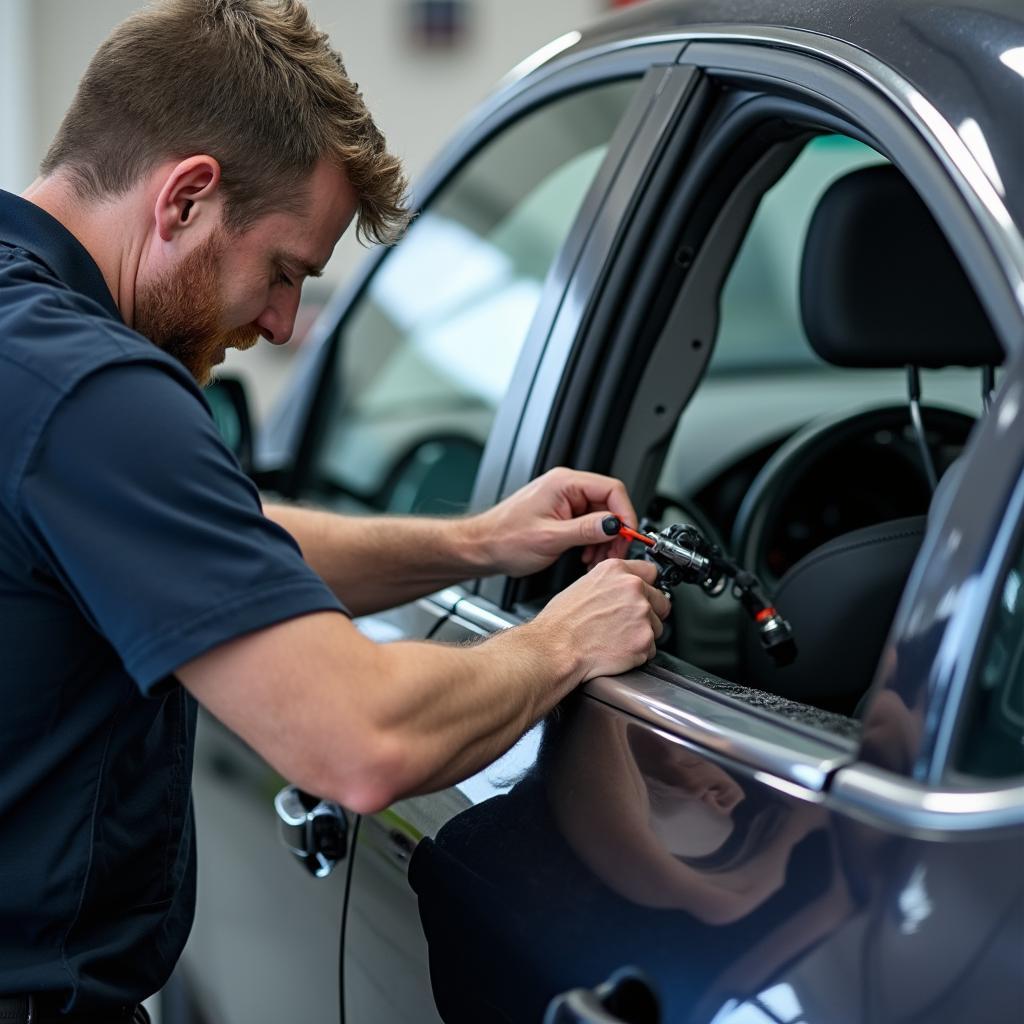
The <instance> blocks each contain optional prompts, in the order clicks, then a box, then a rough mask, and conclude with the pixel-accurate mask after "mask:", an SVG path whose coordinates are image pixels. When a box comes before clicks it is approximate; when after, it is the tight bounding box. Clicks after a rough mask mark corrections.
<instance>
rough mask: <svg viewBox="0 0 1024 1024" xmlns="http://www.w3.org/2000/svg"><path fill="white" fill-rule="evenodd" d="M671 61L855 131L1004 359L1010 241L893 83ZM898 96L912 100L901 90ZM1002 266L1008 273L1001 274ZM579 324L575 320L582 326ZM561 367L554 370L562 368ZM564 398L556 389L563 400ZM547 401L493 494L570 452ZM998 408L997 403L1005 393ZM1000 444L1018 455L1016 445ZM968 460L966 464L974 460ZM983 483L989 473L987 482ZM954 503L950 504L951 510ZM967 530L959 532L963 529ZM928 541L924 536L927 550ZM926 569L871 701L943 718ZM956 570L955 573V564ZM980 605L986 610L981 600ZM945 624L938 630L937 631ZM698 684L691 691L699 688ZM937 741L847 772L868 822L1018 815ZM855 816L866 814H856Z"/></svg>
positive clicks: (704, 49) (778, 59)
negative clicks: (935, 232) (927, 621)
mask: <svg viewBox="0 0 1024 1024" xmlns="http://www.w3.org/2000/svg"><path fill="white" fill-rule="evenodd" d="M846 56H848V55H846ZM846 56H844V59H846ZM681 59H682V60H683V61H695V62H696V63H698V64H700V65H701V67H702V68H703V69H704V70H706V71H707V72H708V73H709V74H711V75H718V76H721V77H722V79H723V80H724V79H725V78H727V79H728V81H729V82H731V83H733V84H734V85H740V84H742V85H743V86H744V87H745V88H747V89H750V88H751V86H753V85H759V86H760V87H761V88H763V89H765V90H767V91H771V92H776V93H781V94H782V95H781V98H783V99H786V98H789V99H792V98H794V97H799V98H800V101H801V102H803V103H805V104H807V105H808V106H809V107H811V108H812V109H814V110H816V111H817V112H818V113H819V115H820V118H821V123H822V125H827V124H829V119H831V124H832V125H833V126H834V125H835V124H837V123H842V122H847V121H851V122H854V123H855V124H858V125H860V126H861V128H862V129H863V130H862V131H860V132H859V133H858V132H857V131H856V130H854V131H851V132H850V134H853V135H854V137H861V138H862V140H863V141H867V142H869V144H871V145H873V146H874V148H876V149H878V150H879V152H881V153H883V154H884V155H886V156H887V157H888V158H889V159H890V160H891V161H892V162H893V163H894V164H896V165H897V166H898V167H899V168H900V169H901V170H902V171H903V172H904V173H905V174H906V176H907V177H908V178H909V179H910V180H911V182H912V184H913V185H914V187H915V189H916V190H917V191H918V192H919V194H921V195H922V198H924V199H925V201H926V203H927V204H928V205H929V206H930V208H931V210H932V212H933V214H934V215H935V216H936V219H937V220H938V221H939V223H940V225H941V226H942V227H943V229H944V232H945V233H946V235H947V237H950V239H951V241H955V248H956V249H957V252H958V256H959V257H960V259H961V261H963V262H964V263H965V269H968V270H970V271H971V272H972V278H973V283H974V284H975V286H976V288H977V290H978V293H979V297H980V298H981V299H982V302H983V305H984V306H985V308H986V310H987V312H988V313H989V316H990V317H991V319H992V321H993V323H994V325H995V326H996V328H997V330H998V331H999V332H1000V333H1001V336H1002V339H1003V343H1004V345H1005V346H1006V347H1007V349H1008V351H1010V352H1011V353H1012V352H1013V346H1014V344H1015V343H1016V342H1017V338H1016V336H1015V331H1016V330H1017V329H1018V328H1019V323H1020V311H1019V309H1018V307H1017V306H1016V303H1015V299H1014V291H1013V266H1014V263H1013V259H1012V255H1013V254H1012V252H1010V251H1009V250H1010V249H1012V241H1013V240H1012V239H1009V240H1006V239H1004V241H1006V242H1007V245H1006V246H1004V247H1003V248H1002V249H1001V250H1000V246H999V244H993V243H994V242H995V243H998V242H999V239H998V238H997V237H995V236H994V235H993V234H992V224H991V223H990V222H989V221H988V220H986V218H985V217H979V216H978V215H977V202H975V201H972V200H971V199H970V194H971V187H970V183H965V181H964V179H963V174H962V171H963V166H962V161H960V162H959V163H957V161H956V160H953V158H950V159H949V160H943V159H941V157H940V156H939V155H937V151H939V150H941V148H942V147H941V141H942V140H938V139H936V138H935V137H934V136H932V135H930V134H929V131H928V130H927V122H925V121H922V119H921V118H920V117H919V116H916V117H911V116H909V114H908V112H907V110H906V109H901V108H900V106H899V105H898V104H895V103H894V102H893V90H894V86H893V83H892V81H891V80H889V81H886V82H884V83H882V82H878V81H872V74H871V69H864V68H860V69H859V70H858V71H856V72H855V73H851V70H850V68H849V67H847V66H843V65H842V62H840V61H835V62H834V66H831V67H830V66H826V65H824V64H822V62H821V61H820V60H817V59H809V58H808V57H807V56H806V54H800V53H796V52H791V53H781V54H780V53H779V52H775V51H772V52H768V51H766V49H765V48H764V47H763V46H760V45H747V46H741V45H736V44H735V43H734V41H733V40H728V41H727V42H726V43H723V44H722V45H719V44H717V43H716V44H712V43H710V42H708V41H702V42H701V43H700V44H699V45H698V44H693V45H691V46H689V47H688V48H687V49H686V50H685V51H684V53H683V55H682V58H681ZM906 88H907V90H909V91H910V92H912V90H910V87H909V86H907V87H906ZM840 104H841V106H842V108H844V109H845V110H846V111H848V115H847V116H845V117H844V116H841V111H840V110H839V109H837V108H838V107H839V105H840ZM959 156H962V154H960V155H959ZM959 156H958V157H957V159H958V160H959ZM965 190H966V193H967V197H966V199H965ZM972 214H973V216H972ZM1007 260H1009V271H1007V269H1006V268H1007ZM590 297H591V298H592V297H593V296H590ZM580 323H585V321H584V320H583V318H582V317H581V318H580ZM592 328H593V325H592V324H589V323H588V324H587V330H584V331H582V332H581V338H580V339H579V347H580V348H583V347H584V346H586V345H591V346H595V347H596V348H597V349H598V351H600V352H601V353H602V355H606V353H604V351H603V350H602V349H600V347H599V346H598V343H597V341H596V340H595V338H594V333H595V332H594V331H593V329H592ZM588 331H589V336H588ZM623 343H624V342H623ZM580 361H581V357H580V354H579V352H577V353H576V359H575V362H576V364H578V363H579V362H580ZM562 368H563V369H564V364H563V367H562ZM1011 377H1012V375H1011V374H1008V375H1007V378H1008V379H1010V378H1011ZM564 390H565V382H564V381H563V382H562V391H563V392H564ZM554 398H555V396H554V395H551V396H550V402H549V406H548V408H547V409H545V410H540V412H541V421H542V422H541V425H540V426H539V427H538V426H535V427H534V430H533V431H532V433H531V434H530V435H529V436H527V435H524V434H523V433H520V435H519V437H518V438H517V451H516V453H515V457H514V458H513V459H512V460H511V461H510V463H509V466H510V472H509V474H508V475H507V477H506V480H505V483H504V487H503V493H511V492H512V491H514V490H515V489H516V488H517V487H518V486H520V485H521V484H522V483H524V482H525V481H526V480H528V479H529V478H531V477H533V476H535V475H536V474H537V473H540V472H543V471H544V470H545V469H546V468H549V466H550V465H553V464H556V463H557V462H559V461H564V456H565V455H566V454H567V453H569V454H570V455H571V454H574V452H573V450H572V448H571V447H567V448H563V449H562V450H561V451H557V450H556V449H555V448H554V447H552V446H551V445H550V444H546V443H545V442H548V441H550V439H551V438H552V437H553V436H556V430H555V429H552V424H551V423H550V422H549V419H551V418H552V410H554V412H555V413H557V416H556V417H554V418H555V419H556V420H557V422H556V423H555V427H556V428H559V429H562V430H564V434H563V436H564V437H569V438H572V439H578V437H579V430H580V428H579V419H580V417H581V415H582V412H581V409H580V408H579V407H576V408H570V407H567V406H566V407H561V408H559V407H558V406H557V403H556V401H555V400H554ZM1003 401H1004V402H1005V396H1003ZM997 406H998V400H997ZM996 413H997V415H996V417H989V419H988V421H987V425H988V426H990V427H991V426H992V424H993V423H994V422H995V420H996V419H997V418H998V407H997V410H996ZM570 420H572V422H571V423H570V422H569V421H570ZM535 422H536V421H535ZM980 433H984V431H982V432H980ZM1004 433H1005V431H1004ZM983 444H984V439H983V438H982V437H976V438H975V440H974V442H973V443H972V444H971V446H970V448H969V450H968V452H967V453H966V454H967V459H966V461H967V462H968V463H970V462H971V458H970V455H971V451H972V450H974V449H976V448H978V447H979V446H982V445H983ZM1002 447H1003V449H1004V451H1005V450H1008V446H1007V445H1006V444H1004V445H1003V446H1002ZM1009 447H1012V451H1014V452H1016V453H1017V454H1020V452H1019V445H1015V446H1009ZM559 456H562V458H559ZM973 461H974V462H975V463H976V464H977V463H980V462H981V460H973ZM989 461H991V460H989ZM1019 461H1020V460H1019V459H1016V458H1011V459H1010V465H1011V466H1012V467H1014V468H1013V469H1012V470H1010V471H1009V473H1007V472H1003V473H1002V476H1003V484H1004V486H1003V488H1002V489H1000V488H996V490H995V492H994V493H995V497H996V501H995V503H994V504H993V505H992V506H990V508H989V509H988V510H987V511H986V512H985V513H984V514H982V515H980V516H979V515H978V513H977V511H975V512H974V514H973V518H972V517H971V516H967V517H966V518H967V520H970V522H969V527H970V540H971V551H972V554H971V557H972V558H973V559H974V561H975V562H976V561H977V559H978V557H979V554H980V552H981V551H982V550H984V549H985V547H986V546H987V545H989V546H990V545H991V542H992V538H993V533H994V531H995V530H996V528H997V527H998V524H999V522H1000V521H1001V519H1002V509H1003V505H1002V502H1001V501H1000V497H1001V496H1002V495H1004V494H1005V493H1006V487H1005V483H1006V478H1007V477H1008V476H1009V475H1011V474H1012V477H1013V482H1016V467H1017V466H1018V465H1019ZM1004 465H1005V464H1004ZM587 468H593V469H597V470H600V469H601V468H602V467H601V466H600V465H588V466H587ZM991 475H992V474H991V473H990V474H989V477H991ZM975 493H977V491H975ZM989 493H992V492H989ZM956 504H957V503H956V502H955V501H954V502H953V505H954V506H956ZM947 513H948V510H947ZM940 518H942V517H940ZM956 521H957V520H956V518H955V517H954V518H953V519H952V520H950V519H949V517H948V514H947V517H946V522H947V524H948V525H949V526H950V527H951V528H952V529H954V530H955V529H957V527H956V525H954V524H955V523H956ZM966 525H968V524H967V523H965V526H966ZM942 532H943V531H942V524H941V523H940V525H939V527H938V529H937V530H935V531H933V534H940V535H941V533H942ZM960 536H961V539H966V536H965V535H964V534H961V535H960ZM934 543H935V541H934V537H933V541H932V544H933V545H934ZM926 547H927V542H926ZM927 562H928V555H927V552H923V553H922V556H921V558H920V559H919V562H918V568H917V569H916V570H915V573H914V574H912V577H911V581H910V583H909V584H908V587H907V593H906V595H905V597H904V600H903V602H902V604H901V610H900V612H899V613H898V615H897V626H896V629H895V636H896V638H897V647H898V649H899V650H900V651H904V650H905V651H907V652H908V653H907V655H906V657H905V661H904V663H903V664H900V666H899V668H900V670H901V674H900V676H899V678H893V677H892V675H891V674H890V677H889V678H888V679H886V678H884V674H883V677H882V678H881V679H880V680H879V682H878V684H877V686H876V692H877V690H878V689H882V688H886V689H889V690H892V691H894V692H895V693H897V694H898V695H900V696H902V698H903V699H905V700H906V701H907V702H908V706H911V707H914V706H918V707H921V702H922V701H926V700H928V699H929V698H931V700H932V703H931V705H930V707H929V711H930V713H931V714H934V713H935V712H936V711H942V709H943V707H944V706H945V707H946V710H947V711H948V710H949V707H953V709H954V710H955V709H956V708H957V707H958V706H959V700H958V697H959V695H958V694H956V693H954V691H953V690H952V689H951V688H950V685H949V681H947V683H946V687H945V691H946V692H945V694H943V693H939V694H938V695H936V693H935V681H934V678H932V676H931V668H932V666H933V665H934V664H935V662H936V659H937V657H938V654H939V650H938V646H939V644H940V643H941V635H940V634H933V635H932V636H931V637H929V640H930V642H929V643H928V644H927V646H926V648H922V645H921V643H920V637H919V636H916V635H913V631H912V630H910V629H909V627H908V622H907V620H908V617H909V616H910V615H912V614H913V610H914V607H915V603H917V602H919V601H920V599H921V594H920V593H916V594H915V592H916V591H920V590H921V589H922V586H923V584H925V583H926V582H927V583H929V584H930V583H931V581H924V580H922V578H921V576H922V573H923V572H924V569H925V568H927ZM958 568H962V561H961V562H960V563H959V565H958ZM957 578H958V579H963V578H964V576H963V575H962V574H961V575H959V576H958V577H957ZM925 590H926V593H927V594H931V595H932V597H934V595H935V587H934V586H933V585H929V586H927V587H925ZM516 593H517V588H516V587H513V586H512V585H507V586H506V588H505V589H504V590H502V589H499V588H494V589H491V590H490V591H489V592H487V593H485V592H481V596H484V597H487V598H489V599H491V600H493V601H494V605H496V606H498V607H499V608H504V609H506V610H507V609H510V608H513V607H515V596H516ZM494 598H497V599H496V600H494ZM985 604H986V606H987V600H986V601H985ZM947 620H948V616H947ZM948 624H949V623H948V621H947V622H946V625H948ZM682 681H683V682H685V680H682ZM696 682H697V683H698V685H699V680H696ZM950 696H952V697H953V698H955V699H954V700H953V703H952V705H950V704H948V703H947V700H946V698H948V697H950ZM935 737H936V730H935V722H934V721H932V720H931V719H929V721H928V722H927V724H926V725H923V726H922V729H921V732H920V734H919V735H918V736H917V738H916V739H917V743H916V745H915V749H914V750H912V751H910V757H909V760H908V768H907V771H906V773H905V774H909V775H911V776H916V777H915V778H914V779H912V780H911V779H907V778H906V777H905V775H904V774H903V773H897V774H896V775H895V776H893V773H892V772H891V771H889V770H888V769H886V768H884V767H883V766H878V765H871V764H865V765H857V766H856V767H857V769H858V770H861V771H866V772H868V774H869V775H870V773H871V772H876V773H879V774H880V776H881V777H882V778H883V779H884V781H885V784H886V786H888V787H890V788H889V790H888V791H886V792H885V793H884V794H883V793H882V790H881V789H880V788H879V787H878V786H874V787H873V788H872V787H871V786H869V787H868V789H869V790H871V791H872V792H873V793H874V795H875V796H876V797H878V798H879V807H880V808H882V810H881V811H878V813H880V814H882V816H884V817H887V818H888V819H889V820H890V824H893V825H898V824H899V823H902V825H903V826H905V827H906V828H908V829H911V830H913V829H916V828H925V829H926V830H928V829H931V830H935V829H939V830H948V831H952V832H959V831H963V830H964V829H967V830H970V829H972V828H975V827H980V828H989V827H998V828H1001V827H1004V826H1006V825H1007V824H1009V823H1010V822H1014V821H1017V820H1018V819H1019V818H1021V817H1024V801H1021V800H1020V799H1019V797H1020V796H1021V793H1020V792H1018V790H1017V788H1016V787H1015V786H1009V787H1007V786H1002V787H987V788H985V789H984V790H981V789H976V788H975V789H972V790H970V792H969V793H968V791H960V792H959V796H958V795H956V794H954V793H953V792H952V791H951V790H948V791H947V790H946V789H942V788H940V787H939V780H938V779H937V778H935V777H933V776H931V777H930V776H929V772H928V770H927V766H928V765H929V764H930V760H931V755H932V754H933V752H934V751H933V750H932V749H931V748H932V746H933V744H934V740H935ZM684 738H685V737H684ZM922 765H924V766H925V770H922ZM850 767H852V765H851V766H850ZM836 772H837V774H836V780H837V785H838V780H840V779H843V780H844V781H843V785H842V786H841V787H838V788H837V789H836V796H837V798H838V799H840V800H845V801H847V802H849V803H850V804H851V806H852V805H853V804H856V803H857V800H856V798H855V796H854V795H853V794H854V792H855V791H857V792H861V791H858V790H857V784H858V779H859V778H860V777H859V776H853V775H850V774H849V772H848V771H847V767H846V766H841V767H837V769H836ZM844 772H846V774H845V775H844ZM860 781H861V782H863V779H862V778H860ZM875 781H877V780H875ZM892 787H896V788H895V789H893V788H892ZM901 787H902V788H901ZM972 800H973V803H972V802H971V801H972ZM855 813H863V814H867V813H868V812H867V811H865V810H864V809H863V807H861V808H860V810H857V811H856V812H855ZM871 813H875V812H871Z"/></svg>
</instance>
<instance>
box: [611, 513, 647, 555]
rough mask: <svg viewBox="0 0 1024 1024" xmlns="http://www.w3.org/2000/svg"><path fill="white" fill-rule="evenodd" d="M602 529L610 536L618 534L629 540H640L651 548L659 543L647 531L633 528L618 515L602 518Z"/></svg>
mask: <svg viewBox="0 0 1024 1024" xmlns="http://www.w3.org/2000/svg"><path fill="white" fill-rule="evenodd" d="M601 529H603V530H604V532H605V533H606V534H608V536H609V537H614V536H616V535H618V536H619V537H626V538H627V539H629V540H638V541H640V543H641V544H646V545H647V546H648V547H649V548H653V547H654V545H655V544H656V543H657V541H655V539H654V538H653V537H649V536H648V535H647V534H646V533H641V532H640V531H639V530H631V529H630V528H629V527H628V526H625V525H624V524H623V522H622V520H621V519H620V518H619V517H618V516H605V517H604V519H602V520H601Z"/></svg>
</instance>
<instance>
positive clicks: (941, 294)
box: [800, 166, 1003, 368]
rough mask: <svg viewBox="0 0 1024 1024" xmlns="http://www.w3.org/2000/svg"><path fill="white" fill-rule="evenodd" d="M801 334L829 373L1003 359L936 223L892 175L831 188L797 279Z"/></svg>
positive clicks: (859, 174) (867, 173) (862, 175)
mask: <svg viewBox="0 0 1024 1024" xmlns="http://www.w3.org/2000/svg"><path fill="white" fill-rule="evenodd" d="M800 306H801V313H802V316H803V322H804V330H805V331H806V332H807V338H808V340H809V341H810V343H811V346H812V347H813V348H814V350H815V352H817V353H818V355H819V356H821V358H822V359H824V360H825V361H826V362H828V363H833V364H834V365H836V366H860V367H878V368H884V367H894V366H908V365H909V366H928V367H940V366H994V365H997V364H999V363H1001V362H1002V361H1003V349H1002V347H1001V346H1000V344H999V342H998V340H997V339H996V336H995V333H994V332H993V330H992V326H991V324H990V323H989V321H988V317H987V316H986V315H985V312H984V310H983V309H982V307H981V304H980V303H979V302H978V299H977V296H976V295H975V293H974V289H973V288H972V287H971V285H970V282H969V281H968V280H967V276H966V275H965V274H964V272H963V269H962V268H961V266H960V263H959V261H958V260H957V258H956V256H955V255H954V254H953V250H952V249H951V248H950V245H949V243H948V242H947V241H946V239H945V236H944V235H943V234H942V232H941V231H940V230H939V227H938V225H937V224H936V223H935V219H934V218H933V217H932V215H931V213H930V212H929V211H928V208H927V207H926V206H925V205H924V203H923V202H922V201H921V199H920V198H919V197H918V195H917V193H916V192H915V191H914V190H913V188H911V186H910V185H909V184H908V183H907V180H906V179H905V178H904V177H903V175H902V174H900V172H899V171H897V170H896V168H895V167H890V166H881V167H865V168H862V169H860V170H857V171H853V172H851V173H850V174H847V175H845V176H844V177H842V178H840V179H839V180H838V181H835V182H833V184H832V185H830V186H829V188H828V190H827V191H826V192H825V194H824V195H823V196H822V197H821V200H820V201H819V203H818V207H817V209H816V210H815V211H814V215H813V217H812V218H811V223H810V227H809V228H808V230H807V239H806V241H805V243H804V254H803V266H802V268H801V272H800Z"/></svg>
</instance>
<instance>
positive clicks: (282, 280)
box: [277, 271, 295, 288]
mask: <svg viewBox="0 0 1024 1024" xmlns="http://www.w3.org/2000/svg"><path fill="white" fill-rule="evenodd" d="M277 283H278V284H283V285H284V286H285V287H287V288H293V287H294V285H295V283H294V282H293V281H292V279H291V278H290V277H289V276H288V275H287V274H286V273H284V271H278V274H277Z"/></svg>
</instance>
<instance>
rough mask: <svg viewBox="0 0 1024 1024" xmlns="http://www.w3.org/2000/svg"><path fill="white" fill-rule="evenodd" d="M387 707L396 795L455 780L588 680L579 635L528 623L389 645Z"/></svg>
mask: <svg viewBox="0 0 1024 1024" xmlns="http://www.w3.org/2000/svg"><path fill="white" fill-rule="evenodd" d="M380 654H381V657H382V659H384V662H385V664H386V665H387V668H386V669H385V672H386V673H387V676H388V678H390V679H391V680H392V681H393V685H392V686H390V687H389V688H388V693H387V695H386V697H383V695H382V701H381V704H380V706H379V708H378V713H379V714H380V715H381V719H380V726H381V730H382V735H385V736H389V737H391V740H392V742H393V743H394V749H395V751H396V758H397V761H398V765H399V767H398V768H397V769H396V771H395V772H394V773H393V775H392V778H393V780H394V785H395V792H394V793H393V794H391V798H397V797H399V796H408V795H412V794H415V793H423V792H432V791H434V790H438V789H442V788H444V787H446V786H450V785H453V784H454V783H455V782H458V781H459V780H461V779H464V778H466V777H468V776H469V775H472V774H473V773H474V772H477V771H479V770H480V769H481V768H483V767H485V766H486V765H488V764H490V763H491V762H492V761H494V760H495V759H496V758H498V757H500V756H501V755H502V754H503V753H504V752H505V751H506V750H508V749H509V747H511V746H512V745H513V744H514V743H515V742H516V741H517V740H518V739H519V737H520V736H522V734H523V733H524V732H526V730H527V729H529V728H530V727H531V726H532V725H533V724H534V723H535V722H537V721H538V720H540V719H541V718H542V717H543V716H544V715H545V714H547V712H548V711H550V710H551V708H552V707H554V706H555V704H557V703H558V701H559V700H561V699H562V698H563V697H565V696H566V695H567V694H568V693H569V692H570V691H571V690H572V689H573V688H574V687H575V686H576V685H577V684H578V683H579V682H580V681H581V679H582V675H583V671H582V660H581V659H580V657H579V656H578V653H577V651H576V650H575V649H574V645H573V643H572V641H571V638H570V637H568V636H565V637H559V636H554V635H552V633H551V631H550V629H547V628H544V627H542V626H540V625H537V624H533V623H528V624H526V625H524V626H520V627H517V628H516V629H513V630H509V631H508V632H505V633H502V634H499V635H496V636H493V637H491V638H490V639H488V640H486V641H483V642H481V643H477V644H473V645H469V646H462V647H451V646H447V645H442V644H423V643H415V644H409V643H404V644H403V643H399V644H390V645H387V646H386V647H384V648H381V649H380Z"/></svg>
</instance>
